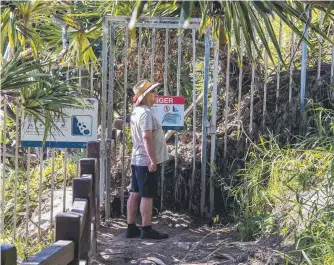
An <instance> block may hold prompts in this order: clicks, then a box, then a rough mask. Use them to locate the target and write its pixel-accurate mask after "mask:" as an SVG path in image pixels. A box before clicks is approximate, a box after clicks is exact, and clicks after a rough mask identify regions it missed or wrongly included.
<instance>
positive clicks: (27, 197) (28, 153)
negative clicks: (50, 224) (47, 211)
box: [26, 147, 30, 242]
mask: <svg viewBox="0 0 334 265" xmlns="http://www.w3.org/2000/svg"><path fill="white" fill-rule="evenodd" d="M27 156H28V158H27V173H26V176H27V195H26V242H27V240H28V227H29V211H30V200H29V194H30V147H28V152H27Z"/></svg>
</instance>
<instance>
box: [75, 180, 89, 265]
mask: <svg viewBox="0 0 334 265" xmlns="http://www.w3.org/2000/svg"><path fill="white" fill-rule="evenodd" d="M92 182H93V181H92V176H91V175H85V177H83V178H74V179H73V182H72V186H73V201H74V200H75V199H79V198H80V199H87V201H88V213H87V217H86V220H85V223H84V228H83V231H82V235H81V239H80V246H81V247H80V259H85V260H88V259H89V258H90V256H89V251H90V246H91V220H92V199H91V198H92Z"/></svg>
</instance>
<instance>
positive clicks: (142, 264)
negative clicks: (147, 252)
mask: <svg viewBox="0 0 334 265" xmlns="http://www.w3.org/2000/svg"><path fill="white" fill-rule="evenodd" d="M139 265H156V264H155V262H154V261H151V260H148V259H143V260H141V261H140V262H139Z"/></svg>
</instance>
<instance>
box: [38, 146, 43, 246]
mask: <svg viewBox="0 0 334 265" xmlns="http://www.w3.org/2000/svg"><path fill="white" fill-rule="evenodd" d="M39 152H40V154H39V155H40V158H39V190H38V239H39V240H41V211H42V184H43V147H40V149H39Z"/></svg>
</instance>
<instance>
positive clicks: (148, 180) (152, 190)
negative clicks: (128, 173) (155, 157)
mask: <svg viewBox="0 0 334 265" xmlns="http://www.w3.org/2000/svg"><path fill="white" fill-rule="evenodd" d="M160 168H161V165H160V164H159V165H157V170H156V171H155V172H150V171H149V170H148V167H145V166H134V165H131V169H132V183H131V192H139V196H140V197H144V198H154V197H156V196H157V193H158V180H159V176H160Z"/></svg>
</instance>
